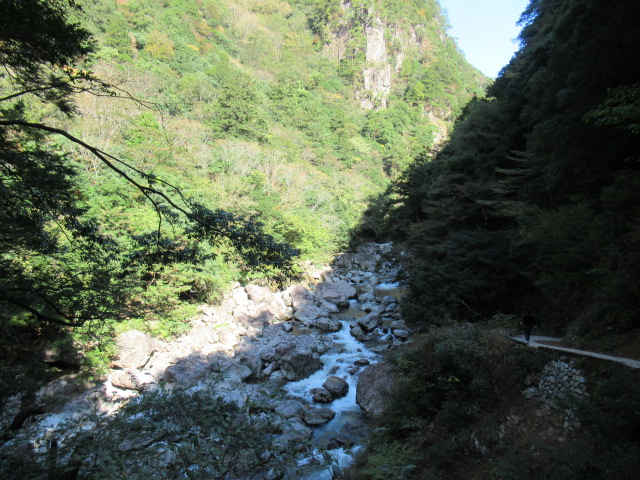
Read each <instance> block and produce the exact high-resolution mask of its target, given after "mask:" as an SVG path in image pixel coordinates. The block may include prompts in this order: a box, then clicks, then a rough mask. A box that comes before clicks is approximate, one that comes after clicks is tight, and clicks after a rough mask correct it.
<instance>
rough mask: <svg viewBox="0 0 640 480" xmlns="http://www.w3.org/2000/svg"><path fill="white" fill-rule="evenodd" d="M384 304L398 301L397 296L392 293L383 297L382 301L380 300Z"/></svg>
mask: <svg viewBox="0 0 640 480" xmlns="http://www.w3.org/2000/svg"><path fill="white" fill-rule="evenodd" d="M380 303H382V304H383V305H390V304H392V303H398V299H397V298H396V297H392V296H391V295H385V296H384V297H382V301H381V302H380Z"/></svg>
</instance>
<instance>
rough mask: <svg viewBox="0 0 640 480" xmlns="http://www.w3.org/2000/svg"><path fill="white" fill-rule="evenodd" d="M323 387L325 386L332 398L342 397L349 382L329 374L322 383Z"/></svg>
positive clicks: (346, 390)
mask: <svg viewBox="0 0 640 480" xmlns="http://www.w3.org/2000/svg"><path fill="white" fill-rule="evenodd" d="M322 386H323V387H324V388H326V389H327V390H328V391H329V392H330V393H331V395H332V396H333V398H340V397H344V396H345V395H346V394H347V392H348V391H349V384H348V383H347V382H345V381H344V380H343V379H342V378H340V377H336V376H335V375H332V376H330V377H329V378H327V380H326V381H325V382H324V383H323V384H322Z"/></svg>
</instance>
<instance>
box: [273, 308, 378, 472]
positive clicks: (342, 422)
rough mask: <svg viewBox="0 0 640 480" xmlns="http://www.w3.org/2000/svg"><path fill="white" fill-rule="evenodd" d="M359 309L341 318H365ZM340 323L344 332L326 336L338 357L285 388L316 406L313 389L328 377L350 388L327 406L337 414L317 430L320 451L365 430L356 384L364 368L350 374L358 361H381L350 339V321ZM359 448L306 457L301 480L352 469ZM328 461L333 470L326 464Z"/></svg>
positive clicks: (327, 355) (315, 437) (328, 357)
mask: <svg viewBox="0 0 640 480" xmlns="http://www.w3.org/2000/svg"><path fill="white" fill-rule="evenodd" d="M359 306H360V304H359V303H357V302H355V301H352V302H351V304H350V306H349V308H348V309H346V310H344V311H341V312H340V314H341V315H348V316H351V317H355V318H358V317H362V316H364V315H365V312H364V311H362V310H360V309H359ZM340 323H341V324H342V329H341V330H339V331H338V332H335V333H328V334H326V335H325V337H326V338H329V339H331V341H332V342H334V343H335V344H337V346H338V348H334V349H332V351H334V352H335V353H331V351H330V352H327V353H325V354H324V355H322V363H323V367H322V368H321V369H320V370H318V371H317V372H315V373H314V374H313V375H311V376H310V377H308V378H305V379H303V380H299V381H297V382H290V383H288V384H287V385H286V386H285V387H284V388H285V389H286V391H287V392H288V393H289V394H290V395H292V396H295V397H300V398H302V399H304V400H306V401H307V402H308V403H310V404H313V400H312V396H311V393H310V391H311V389H313V388H317V387H322V384H323V383H324V382H325V380H326V379H327V378H328V377H329V376H331V375H335V376H337V377H340V378H342V379H343V380H345V381H346V382H347V383H348V384H349V391H348V392H347V394H346V395H345V396H344V397H342V398H338V399H336V400H334V401H333V402H331V403H330V404H327V405H326V406H327V407H329V408H331V410H333V411H334V412H335V413H336V416H335V417H334V418H333V420H331V421H329V422H328V423H326V424H325V425H322V426H319V427H315V428H314V433H313V442H314V444H315V445H316V446H318V447H321V446H323V445H325V446H326V445H329V444H330V442H331V440H332V439H333V438H334V437H336V435H340V434H343V435H344V434H346V436H347V437H348V436H349V434H350V433H354V430H358V429H360V430H362V428H363V427H364V426H365V424H366V420H365V418H364V415H363V413H362V410H361V409H360V407H359V406H358V404H357V403H356V384H357V381H358V374H359V373H360V371H362V369H363V367H361V368H360V369H358V372H356V373H355V374H351V373H350V372H349V370H351V369H353V368H354V366H355V362H356V361H357V360H367V361H368V362H369V363H376V362H377V361H379V360H380V355H379V354H377V353H374V352H372V351H371V350H369V349H368V348H367V347H366V346H365V345H364V344H363V343H362V342H359V341H358V340H356V339H355V338H354V337H353V336H352V335H351V333H350V332H349V328H350V321H349V320H341V321H340ZM321 406H324V405H321ZM356 435H357V434H356ZM359 448H360V447H359V446H357V445H354V446H352V447H351V448H349V449H345V448H337V449H331V450H327V451H326V454H327V455H328V457H329V458H327V456H326V455H325V456H323V455H322V454H321V453H317V454H314V455H311V456H310V457H307V458H306V459H304V460H303V461H302V463H299V465H300V466H304V468H305V473H304V476H303V477H300V478H304V479H306V480H330V479H331V478H333V473H332V468H335V467H337V468H338V469H342V468H345V467H347V466H349V465H350V464H351V462H352V461H353V455H354V454H355V453H356V452H357V450H358V449H359ZM307 460H308V461H307ZM329 461H330V463H332V465H333V467H331V466H327V465H326V464H325V463H326V462H329ZM309 470H311V471H309Z"/></svg>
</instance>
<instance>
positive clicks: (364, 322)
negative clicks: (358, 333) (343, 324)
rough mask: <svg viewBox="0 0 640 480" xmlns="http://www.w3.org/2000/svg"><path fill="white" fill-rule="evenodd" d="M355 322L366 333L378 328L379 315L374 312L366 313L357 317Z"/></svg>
mask: <svg viewBox="0 0 640 480" xmlns="http://www.w3.org/2000/svg"><path fill="white" fill-rule="evenodd" d="M357 322H358V325H359V326H360V328H362V330H364V331H365V332H367V333H368V332H372V331H373V330H375V329H376V328H378V325H380V315H378V314H376V313H370V314H368V315H365V316H364V317H361V318H359V319H358V320H357Z"/></svg>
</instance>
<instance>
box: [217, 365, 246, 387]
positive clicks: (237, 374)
mask: <svg viewBox="0 0 640 480" xmlns="http://www.w3.org/2000/svg"><path fill="white" fill-rule="evenodd" d="M220 375H221V377H222V379H223V380H224V381H225V382H226V383H236V384H238V383H242V382H244V381H245V380H247V379H249V378H250V377H251V376H252V375H253V372H252V371H251V369H250V368H249V367H247V366H246V365H240V364H237V363H232V364H231V365H229V366H228V367H226V368H225V369H224V370H222V372H220Z"/></svg>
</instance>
